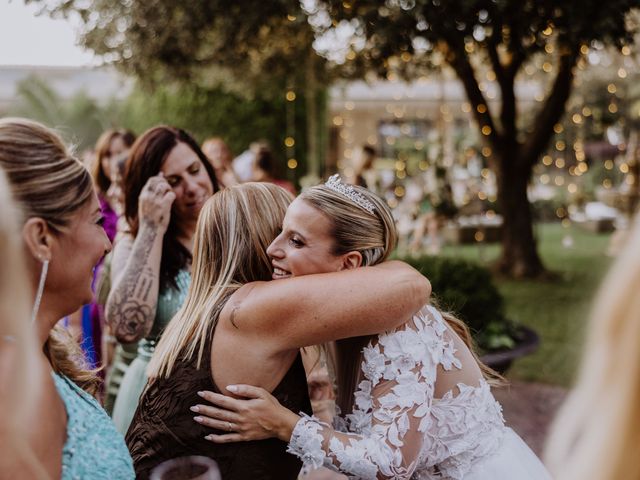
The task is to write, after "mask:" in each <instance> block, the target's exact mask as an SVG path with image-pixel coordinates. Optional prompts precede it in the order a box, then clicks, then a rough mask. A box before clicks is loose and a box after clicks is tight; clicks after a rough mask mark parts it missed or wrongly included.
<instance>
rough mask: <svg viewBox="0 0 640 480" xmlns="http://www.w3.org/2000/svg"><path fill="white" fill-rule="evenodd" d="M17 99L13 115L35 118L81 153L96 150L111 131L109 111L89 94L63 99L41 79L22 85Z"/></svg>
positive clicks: (28, 80) (24, 81)
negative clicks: (100, 136)
mask: <svg viewBox="0 0 640 480" xmlns="http://www.w3.org/2000/svg"><path fill="white" fill-rule="evenodd" d="M17 93H18V96H17V99H16V103H15V105H14V106H13V108H11V109H10V111H9V114H10V115H15V116H21V117H27V118H31V119H33V120H37V121H40V122H42V123H44V124H45V125H48V126H50V127H54V128H56V129H58V130H59V131H60V132H61V133H62V135H63V136H64V137H65V138H66V139H67V141H69V142H71V143H73V144H74V145H76V147H77V150H78V151H82V150H84V149H87V148H91V147H93V145H94V143H95V141H96V139H97V138H98V136H99V135H100V133H101V132H102V131H103V130H104V129H105V128H108V125H109V123H108V120H107V116H106V111H105V109H103V108H102V107H100V105H98V104H97V103H96V102H95V100H93V99H92V98H90V97H89V96H88V95H87V94H86V93H85V92H79V93H77V94H75V95H74V96H73V97H72V98H70V99H68V100H65V99H63V98H61V97H60V96H59V95H58V94H57V93H56V92H55V91H54V90H53V89H52V88H51V87H50V86H48V85H47V83H46V82H45V81H44V80H43V79H41V78H40V77H36V76H30V77H27V78H26V79H24V80H22V81H21V82H20V83H19V84H18V88H17Z"/></svg>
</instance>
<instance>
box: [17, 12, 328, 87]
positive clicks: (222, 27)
mask: <svg viewBox="0 0 640 480" xmlns="http://www.w3.org/2000/svg"><path fill="white" fill-rule="evenodd" d="M28 1H29V2H33V3H38V4H42V5H43V7H44V8H45V9H46V10H48V11H49V12H52V13H54V14H63V15H64V14H69V13H71V12H74V13H76V14H78V15H79V16H80V18H81V20H82V21H83V31H82V35H81V41H82V43H83V44H84V46H85V47H87V48H89V49H91V50H93V51H94V52H95V53H96V54H98V55H102V56H104V57H105V58H106V59H107V61H110V62H113V63H115V64H116V65H117V66H119V67H121V68H122V69H123V70H125V71H126V72H128V73H133V74H135V76H136V77H138V78H140V79H141V80H143V81H145V83H147V84H148V83H162V82H163V81H165V80H167V79H169V80H170V81H174V80H176V79H179V80H181V81H182V83H197V84H199V85H205V86H212V85H215V84H218V83H219V82H220V81H221V80H227V81H228V84H227V87H241V88H242V89H246V88H251V89H252V90H253V91H258V90H260V89H263V88H265V86H267V87H268V85H269V84H270V81H271V80H272V79H274V78H279V79H284V78H287V79H288V80H293V81H294V82H295V83H298V84H302V82H303V81H304V80H302V79H304V76H305V74H306V73H307V72H306V65H307V61H308V60H309V58H310V57H315V58H314V60H313V63H314V64H317V67H318V68H317V69H316V73H317V74H318V75H319V74H320V73H321V72H323V71H324V68H323V64H324V62H323V60H322V59H321V58H320V57H319V56H317V55H316V54H315V52H314V50H313V48H312V43H313V31H312V29H311V27H310V25H309V24H308V23H307V21H306V18H305V16H304V15H303V13H302V10H301V6H300V2H299V1H298V0H271V1H268V2H255V1H253V0H234V1H233V2H229V1H228V0H181V1H179V2H176V1H174V0H146V1H124V0H53V1H50V0H28Z"/></svg>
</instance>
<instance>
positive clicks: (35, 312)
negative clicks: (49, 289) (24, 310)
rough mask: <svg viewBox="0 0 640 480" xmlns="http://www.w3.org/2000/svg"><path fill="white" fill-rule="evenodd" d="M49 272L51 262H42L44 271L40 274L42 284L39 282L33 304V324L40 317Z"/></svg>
mask: <svg viewBox="0 0 640 480" xmlns="http://www.w3.org/2000/svg"><path fill="white" fill-rule="evenodd" d="M48 272H49V260H45V261H43V262H42V271H41V272H40V282H38V291H37V292H36V300H35V302H34V303H33V310H32V311H31V323H34V322H35V321H36V317H37V316H38V310H40V302H41V301H42V294H43V293H44V284H45V283H46V282H47V273H48Z"/></svg>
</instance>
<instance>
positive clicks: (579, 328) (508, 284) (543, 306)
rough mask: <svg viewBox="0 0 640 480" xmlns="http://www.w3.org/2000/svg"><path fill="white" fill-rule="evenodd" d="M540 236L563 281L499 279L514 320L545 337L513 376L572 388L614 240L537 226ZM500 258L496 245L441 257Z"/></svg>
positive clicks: (450, 250) (548, 262) (457, 249)
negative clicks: (567, 240) (566, 243)
mask: <svg viewBox="0 0 640 480" xmlns="http://www.w3.org/2000/svg"><path fill="white" fill-rule="evenodd" d="M536 233H537V236H538V239H539V252H540V254H541V256H542V259H543V262H544V264H545V266H546V267H547V268H548V269H550V270H551V271H553V272H555V273H557V274H558V277H559V278H558V279H557V280H552V281H545V282H542V281H513V280H504V279H500V278H497V279H496V285H497V287H498V288H499V290H500V292H501V293H502V294H503V295H504V298H505V306H506V312H507V315H508V316H509V318H512V319H514V320H516V321H517V322H519V323H521V324H524V325H527V326H530V327H532V328H533V329H535V330H536V331H537V332H538V334H539V335H540V337H541V344H540V348H539V350H538V351H537V352H536V353H535V354H533V355H530V356H528V357H526V358H523V359H521V360H518V361H517V362H515V364H514V366H513V367H512V368H511V370H510V372H509V376H510V377H514V378H519V379H523V380H535V381H541V382H546V383H554V384H559V385H564V386H568V385H570V384H571V381H572V379H573V375H574V373H575V369H576V365H577V363H578V362H579V360H580V350H581V347H582V343H583V338H584V337H583V336H584V333H585V330H586V320H587V316H586V314H587V313H588V311H589V307H590V302H591V300H592V298H593V294H594V293H595V291H596V289H597V287H598V285H599V283H600V281H601V280H602V278H603V276H604V274H605V272H606V270H607V267H608V265H609V264H610V262H611V259H610V258H609V257H607V256H606V255H605V251H606V249H607V246H608V243H609V235H598V234H593V233H589V232H585V231H583V230H581V229H579V228H577V227H573V226H572V227H569V228H563V227H562V226H561V225H560V224H544V225H538V226H537V227H536ZM567 234H569V235H571V236H572V237H573V240H574V244H573V247H572V248H565V247H563V246H562V238H563V237H564V236H565V235H567ZM498 254H499V247H498V246H497V245H485V246H477V245H471V246H450V247H446V248H445V249H444V251H443V253H442V255H443V256H451V257H456V258H465V259H468V260H472V261H476V262H478V263H481V264H484V265H489V264H490V263H491V262H492V261H493V260H494V259H495V258H497V256H498ZM436 293H437V292H436Z"/></svg>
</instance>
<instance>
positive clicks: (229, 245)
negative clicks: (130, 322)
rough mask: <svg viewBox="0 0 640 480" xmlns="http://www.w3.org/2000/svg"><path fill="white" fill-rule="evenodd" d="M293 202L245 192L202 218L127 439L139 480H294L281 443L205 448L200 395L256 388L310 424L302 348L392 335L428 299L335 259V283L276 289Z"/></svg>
mask: <svg viewBox="0 0 640 480" xmlns="http://www.w3.org/2000/svg"><path fill="white" fill-rule="evenodd" d="M289 202H290V196H289V194H288V193H286V191H285V190H283V189H282V188H281V187H278V186H276V185H273V184H268V183H246V184H241V185H236V186H233V187H230V188H227V189H225V190H222V191H220V192H218V193H216V194H215V195H214V196H213V197H212V198H211V199H210V200H209V201H208V203H207V204H206V205H205V207H204V208H203V211H202V213H201V215H200V219H199V221H198V227H197V231H196V236H195V237H196V243H195V247H194V264H193V281H192V283H191V286H190V287H189V293H188V294H187V299H186V300H185V303H184V306H183V307H182V308H181V309H180V311H179V312H178V313H177V315H176V316H175V317H174V318H173V319H172V320H171V322H170V323H169V325H168V327H167V329H166V330H165V332H164V334H163V336H162V338H161V340H160V342H159V344H158V346H157V348H156V351H155V353H154V356H153V358H152V360H151V362H150V364H149V370H148V373H149V377H150V381H149V384H148V386H147V388H146V389H145V391H144V394H143V395H142V397H141V399H140V404H139V406H138V409H137V411H136V414H135V416H134V419H133V421H132V423H131V427H130V428H129V431H128V432H127V437H126V439H127V444H128V446H129V449H130V451H131V452H132V456H133V457H134V462H135V468H136V474H137V476H138V478H146V477H147V476H148V475H149V472H150V471H151V470H152V469H153V468H154V467H155V466H156V465H158V464H159V463H161V462H162V461H164V460H167V459H170V458H174V457H179V456H184V455H205V456H208V457H211V458H213V459H214V460H216V461H217V462H218V464H219V466H220V470H221V473H222V478H224V479H225V480H232V479H248V478H260V479H274V480H275V479H278V480H286V479H295V478H297V475H298V472H299V470H300V466H301V463H300V462H299V461H298V460H297V459H296V458H295V457H294V456H291V455H288V454H287V453H286V444H285V443H284V442H282V441H280V440H277V439H271V440H263V441H258V442H247V443H242V444H235V445H216V444H213V443H211V442H207V441H206V440H205V438H204V437H205V435H206V434H207V429H206V428H205V427H202V426H198V425H196V424H194V423H193V420H192V414H191V411H190V410H189V407H190V406H192V405H194V404H195V403H196V402H197V401H198V399H199V397H198V392H200V391H202V390H211V389H212V388H213V389H214V390H217V391H221V390H223V388H224V386H225V385H228V384H229V383H233V382H239V381H241V380H242V381H244V382H253V383H256V384H258V385H260V386H262V387H264V388H265V389H267V390H268V391H270V392H272V393H273V395H274V396H275V397H276V398H278V399H279V400H280V401H281V402H282V403H283V405H285V406H286V407H287V408H289V409H291V410H294V411H301V410H302V411H305V412H307V413H310V410H311V408H310V404H309V397H308V391H307V383H306V376H305V371H304V368H303V366H302V360H301V357H300V348H301V347H304V346H306V345H311V344H313V343H316V342H323V341H329V340H333V339H336V338H340V337H350V336H355V335H361V334H370V333H373V332H378V331H383V330H385V329H387V328H393V327H395V326H397V325H399V324H400V323H402V322H404V321H406V320H407V319H408V318H409V317H410V316H411V315H412V314H413V313H414V312H415V311H416V310H417V309H418V308H419V306H420V305H422V304H423V303H424V302H425V299H426V298H428V295H429V293H430V287H429V283H428V281H427V280H426V279H425V278H424V277H422V276H421V275H420V274H419V273H418V272H417V271H415V270H414V269H412V268H411V267H409V266H408V265H405V264H402V263H400V262H390V263H385V264H383V265H379V266H376V267H372V268H362V269H358V270H357V271H355V270H351V269H350V268H349V265H350V263H351V262H352V261H353V259H352V258H351V257H350V256H344V257H342V256H340V257H335V258H333V259H329V258H328V257H327V258H326V260H327V261H329V260H331V263H330V264H327V265H326V270H325V271H326V272H332V273H327V274H325V275H308V276H306V277H302V278H292V279H288V280H284V281H278V282H274V281H268V280H269V279H271V278H272V276H275V277H279V276H280V275H281V272H280V271H279V270H277V269H276V271H275V273H272V267H271V262H270V260H269V257H268V256H267V253H266V250H267V247H268V246H269V244H270V243H271V242H272V241H273V239H274V238H275V237H276V236H277V234H278V232H279V231H280V228H281V226H282V219H283V217H284V215H285V210H286V208H287V205H288V204H289Z"/></svg>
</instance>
